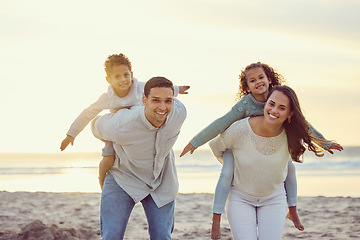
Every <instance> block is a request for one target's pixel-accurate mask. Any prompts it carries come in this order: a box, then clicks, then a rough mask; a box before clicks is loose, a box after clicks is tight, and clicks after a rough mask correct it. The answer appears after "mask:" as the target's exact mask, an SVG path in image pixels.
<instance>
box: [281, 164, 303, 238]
mask: <svg viewBox="0 0 360 240" xmlns="http://www.w3.org/2000/svg"><path fill="white" fill-rule="evenodd" d="M285 190H286V196H287V202H288V206H289V211H288V213H287V215H286V216H287V218H289V219H290V220H291V221H292V222H293V223H294V226H295V227H296V228H297V229H299V230H300V231H303V230H304V226H303V225H302V223H301V221H300V218H299V216H298V214H297V210H296V205H297V181H296V172H295V165H294V163H293V162H292V161H289V164H288V175H287V177H286V179H285Z"/></svg>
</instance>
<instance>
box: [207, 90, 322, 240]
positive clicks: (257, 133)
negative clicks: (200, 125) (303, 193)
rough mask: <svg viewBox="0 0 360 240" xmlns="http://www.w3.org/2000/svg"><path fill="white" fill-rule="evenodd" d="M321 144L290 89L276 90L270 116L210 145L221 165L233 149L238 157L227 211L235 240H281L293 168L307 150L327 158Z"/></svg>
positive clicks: (269, 104) (246, 121)
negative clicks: (288, 180)
mask: <svg viewBox="0 0 360 240" xmlns="http://www.w3.org/2000/svg"><path fill="white" fill-rule="evenodd" d="M321 143H322V140H320V139H317V138H315V137H314V136H312V135H311V134H310V133H309V126H308V124H307V122H306V120H305V117H304V116H303V114H302V112H301V109H300V105H299V101H298V99H297V96H296V94H295V92H294V91H293V90H292V89H291V88H290V87H288V86H275V87H273V89H272V91H271V93H269V98H268V100H267V101H266V104H265V107H264V116H257V117H250V118H245V119H243V120H240V121H238V122H236V123H234V124H233V125H231V126H230V127H229V128H228V129H227V130H226V131H225V132H224V133H222V134H221V135H220V136H219V137H217V138H216V139H214V140H213V141H211V142H210V147H211V149H212V151H213V153H214V155H215V156H216V157H217V158H218V160H219V161H220V162H221V161H222V154H223V152H224V151H225V150H226V149H227V148H232V150H233V154H234V157H235V162H234V179H233V186H232V187H231V190H230V195H229V198H228V207H227V215H228V220H229V223H230V227H231V230H232V234H233V237H234V239H240V237H241V239H249V240H256V239H260V240H262V239H266V240H270V239H274V240H279V239H281V237H282V232H283V228H284V223H285V218H286V216H285V215H286V208H287V206H286V194H285V189H284V181H285V178H286V174H287V166H288V162H289V161H291V160H293V161H297V162H301V161H300V160H299V158H300V156H301V155H302V154H303V153H304V152H305V150H306V147H307V148H308V150H310V151H312V152H314V153H315V154H316V155H317V156H322V154H321V151H320V150H319V149H318V145H319V144H321Z"/></svg>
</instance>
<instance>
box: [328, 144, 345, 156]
mask: <svg viewBox="0 0 360 240" xmlns="http://www.w3.org/2000/svg"><path fill="white" fill-rule="evenodd" d="M331 149H334V150H338V151H340V152H341V151H342V150H344V148H343V147H342V146H341V145H340V144H338V143H332V144H331V146H330V147H329V149H328V150H327V151H328V152H329V153H331V154H334V152H333V151H331Z"/></svg>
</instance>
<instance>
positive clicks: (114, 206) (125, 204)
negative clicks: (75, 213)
mask: <svg viewBox="0 0 360 240" xmlns="http://www.w3.org/2000/svg"><path fill="white" fill-rule="evenodd" d="M141 203H142V205H143V208H144V211H145V215H146V218H147V221H148V225H149V235H150V239H171V233H172V231H173V228H174V206H175V204H174V201H172V202H171V203H168V204H166V205H165V206H163V207H161V208H158V207H157V206H156V204H155V202H154V200H153V199H152V197H151V196H150V195H148V196H147V197H145V198H144V199H143V200H142V201H141ZM134 206H135V202H134V200H133V199H132V198H131V197H130V196H129V195H128V194H127V193H126V192H125V191H124V190H123V189H122V188H121V187H120V186H119V185H118V184H117V183H116V182H115V180H114V178H113V176H111V174H107V175H106V177H105V182H104V187H103V191H102V195H101V210H100V224H101V239H104V240H112V239H123V238H124V234H125V229H126V225H127V223H128V220H129V217H130V214H131V211H132V210H133V208H134Z"/></svg>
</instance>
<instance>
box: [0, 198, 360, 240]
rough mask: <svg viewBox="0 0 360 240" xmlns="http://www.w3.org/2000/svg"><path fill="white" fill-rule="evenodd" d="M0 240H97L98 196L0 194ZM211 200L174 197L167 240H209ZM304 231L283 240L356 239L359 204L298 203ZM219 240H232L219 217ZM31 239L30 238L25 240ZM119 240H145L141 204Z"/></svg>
mask: <svg viewBox="0 0 360 240" xmlns="http://www.w3.org/2000/svg"><path fill="white" fill-rule="evenodd" d="M0 199H1V201H0V214H1V215H0V239H39V240H40V239H100V224H99V206H100V193H49V192H7V191H1V192H0ZM212 200H213V194H206V193H194V194H179V195H178V198H177V200H176V208H175V229H174V232H173V235H172V237H173V239H210V226H211V205H212ZM298 208H299V215H300V217H301V220H302V222H303V224H304V226H305V231H303V232H299V231H298V230H297V229H295V227H293V225H292V222H291V221H290V220H287V221H286V225H285V230H284V234H283V239H329V240H330V239H339V240H340V239H360V198H352V197H321V196H318V197H299V205H298ZM221 225H222V239H232V237H231V232H230V228H229V225H228V222H227V219H226V216H225V215H224V217H223V220H222V223H221ZM31 237H33V238H31ZM125 239H136V240H138V239H148V234H147V223H146V219H145V215H144V213H143V210H142V206H141V204H137V205H136V206H135V209H134V211H133V213H132V215H131V218H130V221H129V224H128V227H127V232H126V234H125Z"/></svg>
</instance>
